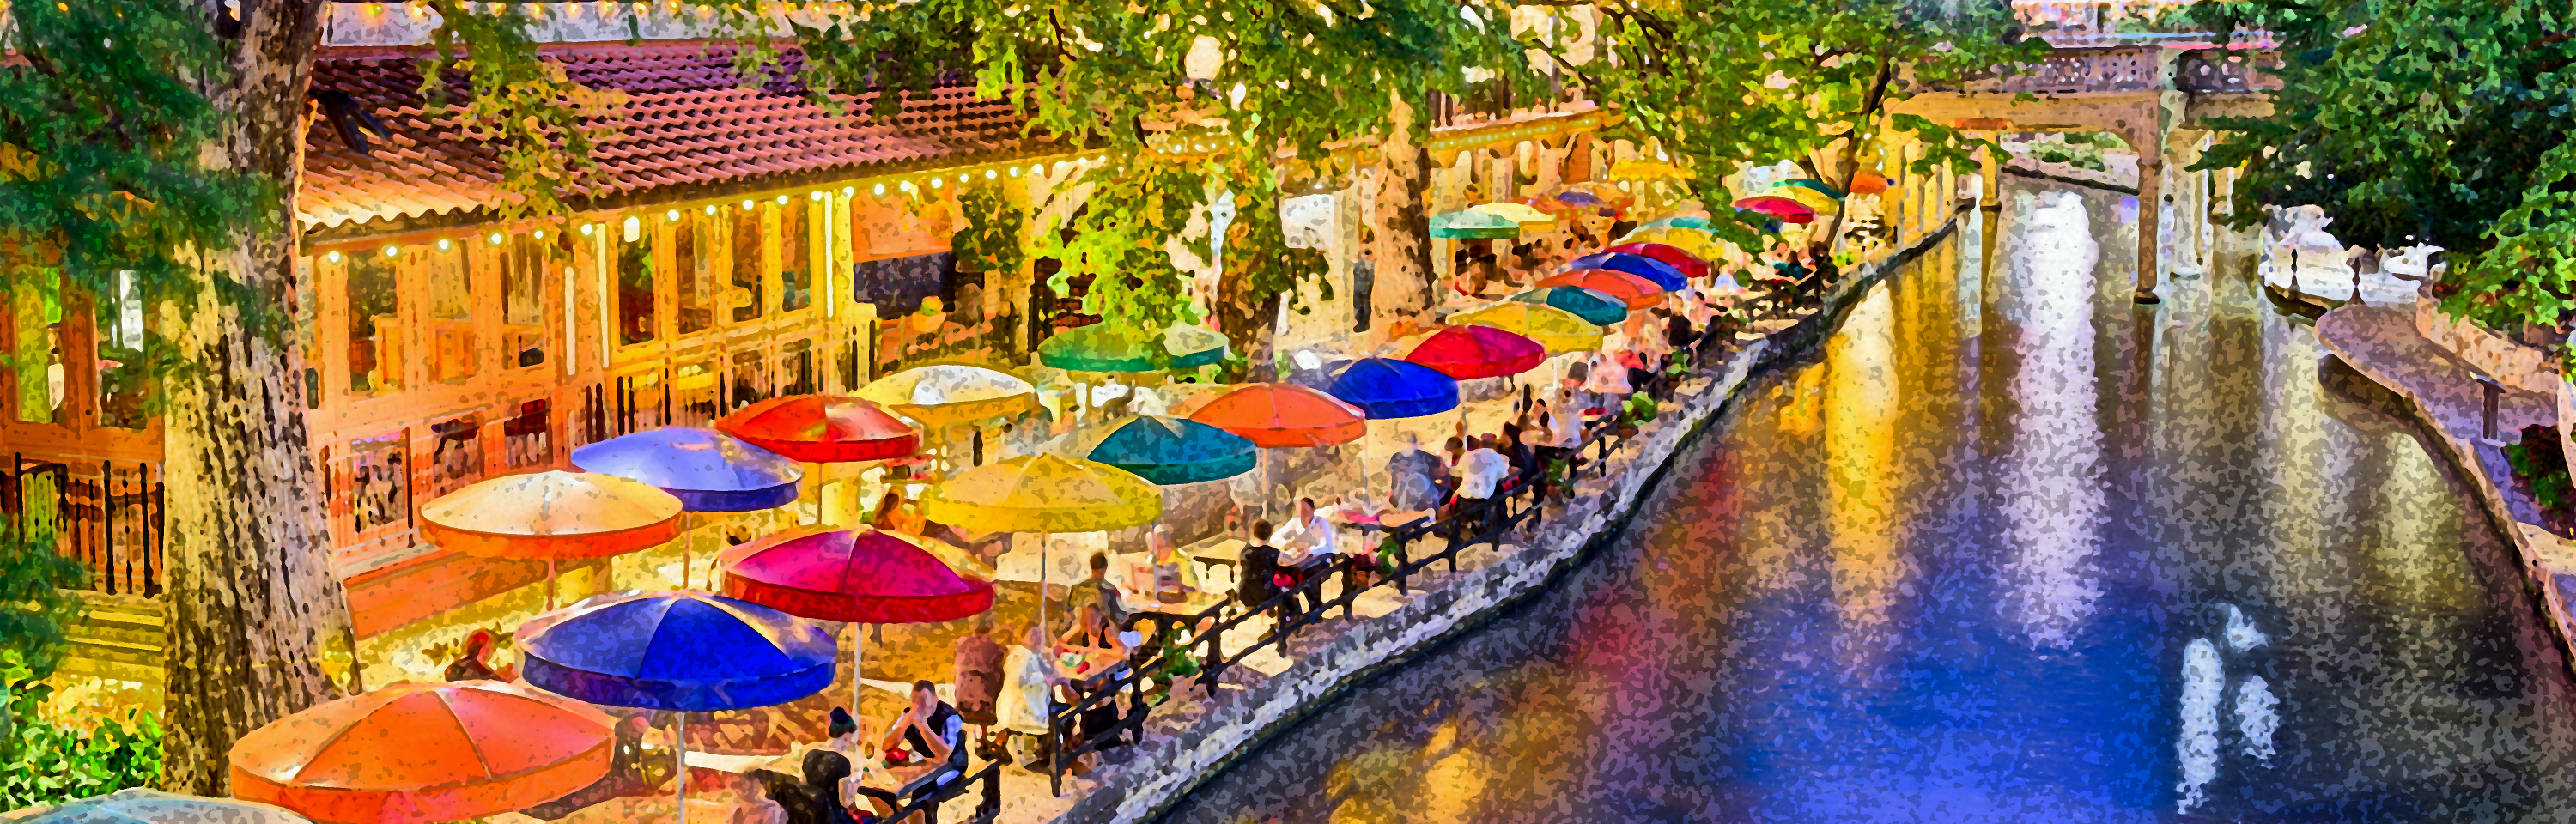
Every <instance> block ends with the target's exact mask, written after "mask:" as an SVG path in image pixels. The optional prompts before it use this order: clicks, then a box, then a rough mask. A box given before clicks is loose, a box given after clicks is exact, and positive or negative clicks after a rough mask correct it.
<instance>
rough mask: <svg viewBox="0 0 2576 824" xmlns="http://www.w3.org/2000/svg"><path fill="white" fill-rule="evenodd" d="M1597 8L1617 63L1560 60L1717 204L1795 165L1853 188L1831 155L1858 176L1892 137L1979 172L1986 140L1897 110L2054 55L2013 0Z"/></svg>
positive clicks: (1934, 161)
mask: <svg viewBox="0 0 2576 824" xmlns="http://www.w3.org/2000/svg"><path fill="white" fill-rule="evenodd" d="M1598 8H1600V10H1601V13H1602V16H1603V20H1602V22H1601V24H1600V27H1599V35H1600V39H1602V40H1605V41H1607V42H1608V43H1609V48H1608V51H1609V56H1610V57H1611V58H1612V59H1611V60H1609V61H1607V62H1605V61H1602V60H1600V59H1597V58H1596V59H1594V60H1591V61H1589V62H1586V63H1583V64H1581V65H1576V64H1574V63H1572V62H1571V61H1570V60H1568V59H1566V58H1565V57H1563V56H1559V57H1558V58H1557V60H1558V62H1559V63H1560V65H1562V66H1563V68H1564V69H1565V71H1566V72H1567V73H1568V74H1570V75H1572V76H1574V77H1577V78H1579V79H1580V80H1581V82H1582V83H1583V85H1584V86H1585V87H1586V88H1587V89H1588V90H1589V92H1590V93H1591V94H1592V95H1593V97H1594V98H1595V99H1597V100H1601V101H1603V102H1605V103H1608V104H1610V105H1613V106H1617V107H1618V108H1620V109H1621V110H1622V111H1623V112H1624V113H1625V114H1627V115H1628V121H1627V128H1628V129H1630V130H1633V131H1634V132H1635V133H1637V134H1639V135H1642V136H1650V137H1654V138H1658V139H1660V140H1661V141H1662V143H1663V145H1664V147H1665V148H1666V149H1667V150H1668V151H1669V152H1670V153H1671V154H1673V155H1674V161H1675V162H1677V163H1686V164H1689V165H1690V166H1691V167H1692V168H1693V170H1694V171H1695V172H1697V175H1696V177H1695V180H1696V181H1697V185H1698V187H1699V196H1700V198H1701V200H1702V201H1703V202H1706V203H1710V204H1719V203H1725V202H1728V201H1731V200H1733V199H1734V197H1733V194H1732V193H1730V192H1728V191H1726V189H1725V185H1724V178H1725V177H1726V176H1727V175H1729V174H1732V173H1734V172H1735V170H1736V169H1737V168H1739V167H1740V166H1742V165H1744V164H1764V163H1776V162H1779V161H1781V160H1784V159H1786V160H1794V161H1797V162H1798V163H1799V164H1800V165H1802V166H1804V167H1806V169H1807V172H1808V174H1809V175H1811V176H1813V177H1815V178H1816V179H1818V180H1821V181H1824V182H1825V183H1826V184H1828V185H1831V186H1833V187H1834V188H1836V189H1839V190H1845V191H1848V190H1850V188H1851V177H1852V176H1853V174H1854V172H1855V171H1856V169H1855V168H1830V167H1823V166H1821V165H1820V163H1819V161H1818V156H1819V155H1820V154H1822V153H1826V152H1829V151H1838V152H1839V155H1840V157H1841V158H1843V159H1844V161H1846V162H1845V163H1843V164H1839V165H1845V166H1849V165H1850V164H1849V163H1848V161H1849V160H1850V159H1852V158H1855V157H1857V156H1859V154H1860V151H1861V150H1862V149H1863V148H1864V147H1865V146H1866V145H1867V144H1869V143H1870V142H1872V141H1875V140H1879V139H1881V138H1882V137H1883V136H1884V135H1883V133H1882V131H1881V129H1882V128H1885V129H1890V130H1892V131H1895V132H1905V133H1911V134H1912V135H1913V136H1914V137H1915V138H1916V139H1918V140H1921V141H1923V142H1924V144H1925V145H1926V147H1927V151H1926V152H1925V155H1924V157H1923V158H1922V159H1920V160H1918V161H1916V162H1914V163H1913V165H1912V167H1911V168H1912V171H1913V173H1915V174H1925V173H1929V172H1930V171H1931V170H1932V169H1933V168H1935V167H1936V166H1939V165H1943V164H1947V165H1949V166H1950V167H1951V168H1953V169H1956V170H1960V171H1967V170H1971V169H1974V168H1975V159H1976V150H1977V149H1978V147H1980V146H1983V145H1985V142H1984V141H1979V140H1972V139H1970V138H1968V137H1967V136H1966V135H1964V134H1962V133H1961V132H1959V131H1958V130H1956V129H1952V128H1950V127H1948V126H1946V125H1943V124H1940V123H1935V122H1933V121H1931V120H1927V119H1924V118H1921V117H1916V116H1913V115H1893V116H1890V115H1889V114H1888V107H1889V106H1890V104H1893V103H1896V102H1898V101H1901V100H1904V99H1906V98H1908V97H1910V96H1912V94H1913V93H1914V92H1913V90H1914V89H1916V88H1921V87H1925V86H1943V85H1955V84H1958V83H1960V82H1963V81H1965V80H1967V79H1969V78H1972V77H1975V76H1979V75H1982V74H1984V73H1987V72H1990V71H1992V70H1994V69H1996V68H1998V67H2004V66H2011V65H2016V64H2020V63H2027V62H2032V61H2035V60H2036V59H2037V58H2038V57H2040V56H2041V55H2044V54H2045V53H2046V52H2047V45H2046V44H2045V43H2041V42H2039V41H2038V40H2036V39H2030V40H2023V39H2021V38H2020V37H2019V28H2018V24H2017V23H2016V22H2015V19H2014V17H2013V14H2012V9H2011V7H2010V6H2009V5H2008V4H2007V3H2006V2H2005V0H1957V2H1947V3H1935V2H1924V0H1855V1H1854V2H1846V3H1783V2H1769V3H1689V4H1660V3H1657V4H1642V5H1629V4H1619V5H1604V6H1600V7H1598ZM1559 25H1560V27H1563V26H1569V25H1571V23H1560V24H1559ZM1537 45H1539V44H1537V43H1536V42H1535V38H1533V46H1534V47H1535V46H1537ZM1715 211H1716V213H1717V214H1719V215H1728V214H1730V213H1729V212H1728V211H1727V210H1725V209H1722V208H1721V209H1717V210H1715ZM1714 225H1715V226H1717V227H1718V228H1717V231H1718V232H1719V234H1721V235H1723V236H1725V237H1727V239H1729V240H1733V241H1735V242H1736V243H1738V244H1739V245H1749V244H1752V243H1755V242H1756V241H1757V240H1758V237H1757V234H1756V233H1755V231H1754V230H1753V229H1752V228H1751V227H1750V226H1747V225H1743V224H1738V223H1734V222H1732V221H1728V220H1719V221H1717V222H1716V223H1715V224H1714Z"/></svg>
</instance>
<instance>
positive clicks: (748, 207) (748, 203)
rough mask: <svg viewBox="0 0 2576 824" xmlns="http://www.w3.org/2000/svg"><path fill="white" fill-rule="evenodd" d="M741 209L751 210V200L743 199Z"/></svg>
mask: <svg viewBox="0 0 2576 824" xmlns="http://www.w3.org/2000/svg"><path fill="white" fill-rule="evenodd" d="M742 210H743V211H746V212H748V211H751V201H748V200H746V201H743V202H742Z"/></svg>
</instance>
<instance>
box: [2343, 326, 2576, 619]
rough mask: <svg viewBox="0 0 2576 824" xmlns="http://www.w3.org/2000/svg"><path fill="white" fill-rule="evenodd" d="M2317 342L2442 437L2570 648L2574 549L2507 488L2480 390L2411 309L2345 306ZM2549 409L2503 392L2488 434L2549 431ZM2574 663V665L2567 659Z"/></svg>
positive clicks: (2515, 486) (2524, 395) (2551, 401)
mask: <svg viewBox="0 0 2576 824" xmlns="http://www.w3.org/2000/svg"><path fill="white" fill-rule="evenodd" d="M2317 339H2318V340H2319V341H2320V342H2323V343H2324V344H2325V345H2326V348H2327V349H2330V350H2332V351H2333V352H2334V353H2335V355H2336V356H2337V357H2340V358H2342V359H2343V361H2344V362H2345V363H2347V364H2350V365H2351V366H2352V367H2353V368H2354V369H2355V370H2358V371H2360V372H2361V373H2362V374H2363V375H2366V376H2368V377H2369V378H2370V379H2371V380H2373V381H2377V382H2378V383H2379V384H2380V385H2381V386H2385V387H2388V388H2389V389H2391V390H2394V391H2395V392H2396V393H2397V394H2398V395H2400V396H2403V397H2404V398H2406V400H2407V401H2408V402H2410V403H2412V404H2414V407H2415V410H2416V413H2417V415H2418V416H2419V417H2421V418H2423V419H2424V420H2425V421H2426V422H2428V423H2430V424H2431V425H2432V429H2433V430H2434V431H2435V432H2436V433H2437V434H2439V435H2441V436H2442V437H2441V438H2440V441H2439V442H2440V444H2441V445H2442V447H2443V448H2444V449H2445V450H2446V451H2448V452H2449V453H2450V458H2451V460H2452V463H2453V465H2455V466H2459V467H2461V468H2463V469H2464V470H2465V471H2466V473H2467V474H2468V475H2470V476H2471V477H2468V478H2464V479H2463V480H2466V481H2468V482H2469V486H2470V488H2471V489H2472V491H2473V492H2474V493H2475V494H2476V495H2477V496H2478V498H2479V503H2480V504H2482V505H2484V506H2485V507H2486V508H2487V510H2488V512H2489V513H2491V514H2493V515H2494V516H2495V517H2496V518H2497V520H2499V521H2504V522H2509V523H2512V524H2513V525H2514V526H2513V529H2512V534H2511V535H2509V536H2507V537H2508V538H2510V539H2511V540H2512V541H2513V544H2514V547H2515V549H2516V550H2517V551H2518V552H2519V553H2520V555H2521V557H2522V560H2523V566H2524V568H2525V572H2526V573H2527V574H2528V575H2529V576H2530V577H2531V580H2532V581H2533V583H2534V589H2535V590H2537V591H2540V592H2543V593H2545V596H2546V597H2545V600H2546V601H2547V602H2548V605H2549V611H2550V613H2551V615H2550V618H2551V622H2552V624H2553V625H2554V626H2555V628H2556V629H2557V632H2558V636H2559V639H2560V642H2561V643H2566V644H2569V645H2570V646H2571V647H2576V615H2571V614H2570V612H2569V610H2568V604H2569V603H2570V602H2571V601H2576V548H2570V547H2569V546H2568V545H2567V544H2566V543H2565V542H2564V541H2562V540H2561V539H2560V538H2558V537H2557V536H2555V535H2552V534H2550V533H2549V532H2548V531H2547V530H2544V529H2542V528H2541V527H2540V526H2538V525H2537V524H2539V523H2540V521H2541V518H2540V516H2539V509H2538V507H2537V506H2536V505H2535V504H2534V503H2533V502H2532V500H2531V495H2530V493H2529V492H2527V491H2525V490H2524V489H2523V488H2522V485H2521V483H2520V482H2518V481H2515V480H2514V479H2513V471H2512V467H2511V466H2510V465H2508V464H2507V463H2506V462H2505V457H2504V452H2503V451H2502V449H2501V448H2500V447H2499V446H2498V445H2497V444H2494V443H2490V442H2487V441H2486V440H2485V438H2484V435H2485V426H2486V421H2485V415H2486V406H2485V404H2486V397H2485V391H2486V390H2485V387H2483V386H2481V385H2480V384H2478V383H2477V381H2476V379H2475V378H2473V377H2472V374H2473V373H2472V372H2471V371H2470V370H2469V367H2468V366H2467V365H2465V364H2462V363H2461V362H2460V361H2459V359H2458V358H2456V357H2453V356H2452V355H2451V353H2450V352H2449V351H2447V350H2444V349H2443V348H2441V347H2440V346H2437V345H2435V344H2434V343H2433V342H2431V341H2428V340H2425V339H2424V337H2423V336H2422V335H2421V334H2418V333H2417V332H2416V331H2415V315H2414V311H2413V307H2412V306H2411V305H2410V306H2406V307H2405V308H2402V309H2391V308H2380V307H2376V306H2371V307H2360V306H2347V307H2344V308H2340V309H2336V310H2334V311H2331V312H2327V313H2326V314H2325V316H2324V317H2321V318H2318V319H2317ZM2557 421H2558V409H2557V400H2556V399H2555V398H2548V397H2543V396H2541V395H2540V394H2538V393H2534V392H2522V391H2507V392H2505V393H2504V396H2503V398H2502V399H2501V400H2500V402H2499V403H2498V404H2497V411H2496V430H2497V432H2498V433H2499V435H2500V436H2501V437H2502V438H2503V440H2505V441H2506V442H2511V441H2514V440H2518V439H2519V438H2520V433H2521V431H2522V429H2523V428H2524V427H2527V426H2532V425H2555V424H2556V423H2557ZM2571 660H2576V659H2571Z"/></svg>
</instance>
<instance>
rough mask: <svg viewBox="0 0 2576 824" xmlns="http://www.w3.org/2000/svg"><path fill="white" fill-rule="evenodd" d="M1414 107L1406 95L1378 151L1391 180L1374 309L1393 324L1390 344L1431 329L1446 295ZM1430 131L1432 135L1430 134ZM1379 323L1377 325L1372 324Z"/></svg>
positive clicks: (1382, 213)
mask: <svg viewBox="0 0 2576 824" xmlns="http://www.w3.org/2000/svg"><path fill="white" fill-rule="evenodd" d="M1415 132H1416V128H1415V123H1414V110H1413V107H1412V106H1411V105H1409V104H1407V103H1406V102H1405V100H1404V99H1403V98H1402V97H1398V98H1397V99H1396V101H1395V110H1394V113H1393V115H1392V116H1391V117H1390V118H1389V122H1388V123H1387V138H1386V143H1385V145H1384V146H1382V147H1380V148H1379V150H1378V155H1379V157H1380V158H1382V159H1383V161H1384V163H1383V168H1384V169H1386V177H1385V179H1383V180H1380V181H1378V187H1377V216H1378V221H1379V222H1380V223H1381V224H1383V225H1380V226H1376V227H1374V228H1375V229H1376V230H1377V240H1378V244H1379V246H1378V252H1379V253H1378V263H1377V283H1376V285H1375V288H1374V289H1373V290H1372V294H1371V295H1370V296H1369V304H1370V305H1369V307H1368V308H1369V311H1371V312H1372V313H1374V314H1375V316H1376V320H1377V321H1379V322H1384V323H1386V324H1388V329H1387V333H1386V336H1387V338H1388V339H1389V340H1393V339H1395V338H1400V337H1403V336H1404V335H1405V334H1407V333H1409V332H1411V331H1414V330H1419V329H1422V328H1425V327H1428V326H1429V325H1430V324H1431V306H1432V303H1433V301H1434V299H1435V298H1436V297H1437V296H1438V295H1439V294H1440V290H1439V284H1438V283H1436V282H1434V278H1433V277H1432V273H1431V272H1432V270H1431V215H1430V213H1429V212H1428V210H1427V206H1428V205H1429V203H1430V189H1431V150H1430V149H1429V148H1426V147H1425V146H1423V145H1422V142H1421V141H1420V140H1418V138H1419V137H1421V136H1422V135H1419V134H1416V133H1415ZM1426 133H1427V132H1426ZM1372 325H1374V324H1372Z"/></svg>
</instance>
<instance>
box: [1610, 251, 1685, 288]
mask: <svg viewBox="0 0 2576 824" xmlns="http://www.w3.org/2000/svg"><path fill="white" fill-rule="evenodd" d="M1601 251H1603V252H1608V253H1611V254H1620V255H1642V256H1645V257H1649V258H1653V259H1654V260H1655V261H1656V262H1658V263H1662V264H1663V265H1665V266H1669V267H1672V268H1673V270H1674V271H1677V272H1680V273H1682V277H1685V278H1704V277H1708V261H1706V260H1701V259H1700V257H1699V256H1698V255H1693V254H1691V253H1689V252H1685V251H1682V250H1681V247H1678V246H1669V245H1665V244H1661V243H1622V244H1619V245H1617V246H1612V247H1610V248H1608V249H1603V250H1601ZM1604 268H1609V267H1604ZM1623 271H1624V270H1623ZM1638 274H1643V273H1642V272H1641V273H1638ZM1686 285H1687V284H1686Z"/></svg>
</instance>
